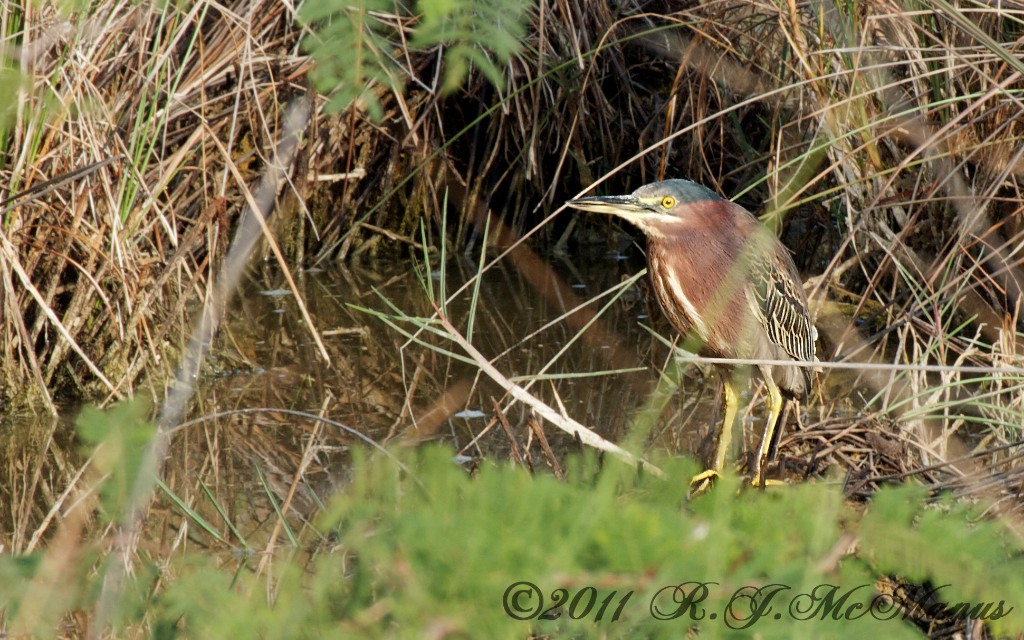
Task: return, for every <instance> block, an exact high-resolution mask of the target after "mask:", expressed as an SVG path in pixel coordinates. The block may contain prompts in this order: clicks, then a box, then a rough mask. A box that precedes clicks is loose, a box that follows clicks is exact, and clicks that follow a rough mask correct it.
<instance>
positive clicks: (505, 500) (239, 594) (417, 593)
mask: <svg viewBox="0 0 1024 640" xmlns="http://www.w3.org/2000/svg"><path fill="white" fill-rule="evenodd" d="M416 455H417V458H416V460H415V461H414V462H412V463H410V465H409V466H410V468H412V469H413V473H412V475H407V474H404V473H402V472H400V471H399V470H398V469H397V468H396V467H395V466H394V465H393V464H391V463H390V462H387V461H384V460H382V459H379V458H377V459H368V460H363V461H360V462H358V463H357V468H356V471H355V473H354V475H353V479H352V482H351V484H350V485H349V486H348V487H347V488H346V489H345V491H344V492H343V493H342V494H341V495H339V496H338V497H337V498H336V499H335V500H334V501H333V502H332V504H331V506H330V507H329V509H328V510H327V512H326V513H325V514H324V515H323V518H322V520H321V526H322V527H323V529H324V531H325V532H326V533H328V534H329V535H330V536H331V540H332V541H333V542H335V544H334V546H333V548H332V549H331V550H330V551H329V552H325V553H322V554H320V555H317V556H316V557H315V558H314V559H313V561H312V562H310V563H308V564H307V565H306V567H307V571H306V572H303V571H300V570H299V569H297V568H296V567H295V566H293V564H292V563H286V564H285V565H284V566H283V567H282V568H280V569H279V571H280V572H281V576H282V577H281V578H280V580H279V582H278V583H277V585H276V587H277V588H276V589H275V591H274V601H273V604H272V605H271V604H268V600H267V598H266V597H265V591H264V590H263V589H261V588H260V584H259V581H258V580H257V579H255V578H253V577H252V576H250V575H248V574H246V573H243V574H242V575H240V576H239V580H238V582H237V583H236V584H235V585H234V587H233V588H228V586H227V581H226V573H227V572H222V573H221V574H220V575H219V577H218V572H217V571H216V570H213V569H210V568H209V567H197V568H196V569H195V570H193V571H183V572H182V575H181V576H180V577H179V579H178V580H177V581H176V582H175V583H174V584H172V585H171V586H170V587H169V589H168V590H167V593H166V594H165V595H164V596H162V597H161V599H160V601H159V603H158V605H157V610H158V611H159V615H158V616H157V617H158V618H159V619H160V620H161V621H164V622H166V621H170V620H173V621H175V622H176V624H177V625H179V627H180V628H182V629H185V630H187V632H188V634H189V635H193V636H196V637H227V636H229V635H239V634H243V635H250V634H251V633H252V632H253V631H254V630H255V629H256V628H257V625H262V624H274V625H278V626H277V629H278V630H280V631H282V632H287V631H290V634H291V635H302V634H305V635H310V636H317V635H321V634H324V633H327V632H333V633H336V634H337V633H341V634H343V635H344V634H352V635H355V634H358V635H360V636H368V637H422V636H424V635H430V634H432V633H434V632H437V631H438V630H444V634H442V635H466V636H472V637H498V638H501V637H507V638H522V637H528V636H530V634H536V635H550V636H552V637H591V636H615V637H631V636H643V637H680V636H681V635H683V634H684V633H685V632H686V631H687V629H689V628H691V627H698V628H700V630H701V634H702V637H750V636H751V635H752V634H753V633H756V634H758V635H759V636H760V637H764V638H771V637H776V638H794V637H807V638H820V637H829V638H843V637H850V638H860V637H864V636H865V635H866V634H878V635H880V636H884V637H886V638H899V637H905V638H913V637H919V632H918V631H917V630H916V629H915V628H914V627H913V626H911V625H910V624H908V623H906V622H903V621H902V620H901V618H900V616H899V615H897V614H898V613H899V612H898V610H896V609H893V608H892V607H891V602H888V601H884V600H882V601H878V600H875V601H874V604H873V606H874V608H873V609H869V607H870V606H872V603H873V599H874V598H875V593H874V589H873V584H874V581H875V577H876V572H875V570H874V569H873V568H872V567H871V566H870V565H869V564H868V563H865V562H863V561H861V560H859V559H857V558H855V557H847V558H845V559H842V560H840V561H838V562H835V563H832V562H828V561H826V559H827V558H829V557H831V556H833V555H834V551H835V549H836V548H837V547H838V548H844V547H843V545H844V542H843V540H844V535H845V534H846V532H845V530H844V527H843V524H842V523H844V522H852V521H855V518H856V515H855V514H854V513H853V512H852V511H851V510H850V509H849V508H848V507H847V506H846V505H845V503H844V501H843V499H842V495H841V492H840V491H839V490H838V488H837V487H834V486H826V485H801V486H792V487H787V488H785V489H781V490H777V491H769V492H757V491H751V490H744V491H741V492H739V493H738V494H737V489H738V485H737V481H736V480H735V479H733V478H726V479H724V480H723V481H722V483H721V484H720V485H719V486H717V487H716V488H715V489H714V490H713V491H712V492H711V493H710V494H708V495H706V496H703V497H701V498H700V499H698V500H695V501H692V502H691V501H689V500H688V498H687V496H686V490H687V485H686V483H685V482H683V481H678V480H676V481H670V482H665V481H661V480H657V479H654V478H651V477H638V476H637V475H636V474H635V472H634V471H633V470H632V469H630V468H628V467H624V466H619V465H618V464H617V463H615V462H609V461H606V462H605V468H604V469H603V470H600V471H598V470H596V466H595V464H594V460H593V459H591V458H587V459H583V460H576V461H575V462H574V464H573V465H572V468H571V469H570V472H569V477H570V478H571V480H570V481H568V482H559V481H557V480H555V479H554V478H552V477H548V476H531V475H530V474H528V473H527V472H525V471H524V470H522V469H519V468H512V467H508V466H503V465H501V466H499V465H488V466H485V467H484V468H483V469H481V470H480V471H479V472H478V473H477V474H476V475H475V477H470V476H469V475H468V474H467V473H465V472H464V471H463V470H461V469H459V468H458V467H457V466H456V465H455V464H454V463H452V461H451V459H450V452H449V451H446V450H443V449H430V450H426V451H422V452H419V453H418V454H416ZM659 465H661V466H662V467H663V468H665V469H666V470H667V471H669V473H670V475H671V477H673V478H677V479H678V478H686V477H688V476H689V474H691V473H692V472H693V471H694V468H693V467H692V466H691V465H689V464H688V463H686V462H681V461H672V460H670V461H666V462H662V461H659ZM889 493H892V494H893V495H894V496H895V499H896V500H897V501H903V502H905V501H906V494H905V492H902V490H894V491H891V492H883V493H882V498H881V499H882V502H883V503H884V505H888V504H889V503H890V502H891V501H890V500H889V499H888V495H889ZM886 508H887V507H886ZM964 515H965V512H964V511H963V510H958V509H950V510H947V511H946V512H944V513H938V512H936V516H935V517H936V518H937V520H936V522H941V523H942V524H941V525H939V528H940V529H941V530H942V535H943V536H945V539H944V541H945V542H946V543H950V542H953V541H956V540H959V539H960V537H961V536H962V535H963V532H964V530H965V524H964V520H963V517H964ZM868 522H869V524H866V525H865V526H866V527H874V526H875V525H876V524H877V523H876V522H874V521H870V519H869V521H868ZM879 526H880V527H881V528H882V529H883V530H884V529H885V524H884V521H883V522H882V523H881V524H880V525H879ZM897 526H898V527H899V528H900V531H899V535H901V536H903V537H902V538H901V539H900V544H902V545H909V546H910V547H912V548H913V547H915V546H917V547H923V546H925V545H932V546H933V547H939V548H941V543H942V542H943V540H930V541H929V540H925V539H924V536H925V535H933V529H929V530H928V532H927V533H926V532H925V531H915V530H913V529H906V525H905V523H903V522H898V523H897ZM969 528H970V529H971V530H974V531H977V530H981V529H985V530H986V531H988V532H990V534H992V532H995V531H998V529H999V528H998V527H997V526H996V525H994V524H992V523H989V522H980V523H976V524H973V525H970V526H969ZM894 533H896V532H894ZM997 549H998V551H996V552H993V553H991V554H989V555H988V556H984V557H985V561H984V564H978V565H975V566H972V565H970V564H968V563H964V564H962V565H959V573H956V574H955V575H951V576H950V579H951V580H956V581H958V582H960V583H962V584H973V583H974V582H975V581H977V580H983V579H984V578H985V576H987V575H989V573H988V571H989V570H990V569H991V568H992V567H993V566H998V565H999V564H1001V563H1006V562H1007V561H1008V558H1009V557H1010V555H1009V553H1008V551H1009V550H1008V549H1006V547H1005V545H1001V546H999V547H997ZM966 550H967V549H965V551H966ZM954 552H955V553H958V547H947V548H946V550H945V552H944V553H946V554H947V555H950V554H951V553H954ZM920 577H921V578H924V577H927V576H926V575H924V574H922V575H921V576H920ZM530 585H536V587H537V588H538V591H532V590H531V587H530ZM674 585H685V586H684V587H683V590H682V591H675V590H674V588H673V587H674ZM705 588H706V591H704V589H705ZM759 589H760V591H758V590H759ZM559 590H564V595H563V592H560V591H559ZM197 594H200V595H201V597H200V598H198V602H197V601H195V600H193V598H195V596H196V595H197ZM591 594H593V597H592V599H593V601H594V605H593V607H592V608H591V609H590V611H589V612H588V613H587V614H586V615H579V614H580V613H582V612H583V611H584V610H585V608H586V607H585V605H586V604H587V602H588V601H589V600H590V599H591ZM683 594H689V595H690V596H694V595H695V594H696V597H695V598H692V599H691V600H686V599H685V597H684V596H683ZM553 598H555V599H562V600H564V601H565V602H567V603H569V605H568V606H565V607H562V608H561V609H557V608H556V609H555V610H554V613H556V614H558V617H557V618H556V619H552V620H538V619H536V614H537V613H539V612H541V611H544V610H547V609H549V608H550V607H551V606H552V604H554V603H555V602H556V601H555V600H552V599H553ZM574 600H575V601H576V607H575V608H573V606H571V603H572V602H573V601H574ZM602 605H604V606H602ZM886 605H888V608H887V607H886ZM506 607H507V608H508V609H509V611H511V613H512V614H514V616H518V617H520V618H526V619H522V620H521V619H515V617H513V615H510V613H509V612H507V611H506ZM517 607H518V608H517ZM599 610H601V611H602V614H601V615H602V619H601V620H596V619H595V618H596V616H597V613H598V611H599ZM239 611H245V612H246V614H245V615H239V614H238V613H237V612H239ZM752 611H755V612H756V613H755V614H752V613H751V612H752ZM570 613H575V614H577V616H576V617H578V618H579V619H578V620H573V619H571V616H570ZM655 614H657V616H656V615H655ZM712 614H714V616H715V617H714V618H712ZM277 615H280V616H283V618H282V619H281V620H278V619H277V618H276V617H275V616H277ZM892 615H895V618H894V619H890V617H891V616H892ZM613 618H615V619H614V620H613ZM658 618H660V619H658ZM282 620H283V621H282ZM1003 622H1004V623H1006V624H1005V627H1004V628H1016V629H1018V630H1020V629H1021V628H1022V626H1021V625H1019V624H1018V623H1017V621H1016V620H1014V619H1012V618H1006V619H1004V620H1003ZM1011 622H1012V625H1016V626H1011V624H1010V623H1011ZM289 625H292V626H289Z"/></svg>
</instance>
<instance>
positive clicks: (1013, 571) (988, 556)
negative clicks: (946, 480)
mask: <svg viewBox="0 0 1024 640" xmlns="http://www.w3.org/2000/svg"><path fill="white" fill-rule="evenodd" d="M925 494H926V490H925V489H924V488H922V487H901V488H898V489H890V490H887V491H883V492H881V493H880V494H878V496H876V497H875V499H874V500H873V501H872V507H871V509H870V511H869V512H868V513H867V515H866V516H865V517H864V519H863V521H862V522H861V525H860V528H859V532H860V540H861V554H862V555H863V556H864V557H865V559H867V560H869V561H870V562H871V564H872V566H874V567H875V568H876V569H878V570H880V571H882V572H886V573H892V574H897V575H900V576H902V577H904V578H906V579H907V580H910V581H911V582H918V583H923V582H924V581H926V580H928V581H930V582H931V583H932V584H934V585H935V588H939V587H941V589H939V591H938V597H939V599H940V600H941V601H943V602H946V603H949V604H950V605H951V606H955V605H956V604H957V603H961V602H962V603H970V605H969V606H968V607H967V609H972V608H974V606H975V605H976V606H978V607H979V609H977V611H983V606H984V605H983V604H979V603H989V604H991V605H992V606H991V607H990V608H989V609H988V617H989V619H990V620H991V622H992V627H993V630H995V631H996V632H997V633H999V634H1005V635H1009V634H1011V633H1021V631H1022V630H1024V606H1022V605H1024V556H1022V555H1021V552H1022V551H1024V546H1022V544H1021V540H1020V536H1019V534H1014V533H1013V532H1010V531H1007V530H1005V529H1003V528H1002V527H1001V526H999V524H998V523H997V522H991V521H988V520H978V518H979V516H980V511H981V509H980V508H973V509H972V508H967V507H964V506H962V505H958V504H955V503H953V502H952V501H950V500H944V501H942V502H940V503H939V504H934V505H927V504H926V501H925ZM971 523H973V524H971ZM1000 613H1001V614H1003V615H1000ZM1004 616H1005V617H1004Z"/></svg>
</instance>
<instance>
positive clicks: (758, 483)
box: [750, 475, 788, 489]
mask: <svg viewBox="0 0 1024 640" xmlns="http://www.w3.org/2000/svg"><path fill="white" fill-rule="evenodd" d="M786 484H788V483H787V482H786V481H785V480H771V479H769V478H764V480H763V481H762V479H761V476H760V475H756V476H754V477H753V478H751V479H750V486H752V487H758V488H760V489H764V488H765V487H781V486H785V485H786Z"/></svg>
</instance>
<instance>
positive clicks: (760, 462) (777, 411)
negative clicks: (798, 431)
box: [751, 375, 782, 487]
mask: <svg viewBox="0 0 1024 640" xmlns="http://www.w3.org/2000/svg"><path fill="white" fill-rule="evenodd" d="M764 382H765V384H766V385H767V386H768V424H767V425H765V428H764V437H762V438H761V447H760V449H759V451H758V453H757V462H756V463H755V466H754V474H753V476H752V479H751V482H753V484H754V486H756V487H760V486H764V484H765V482H764V466H765V464H766V463H767V462H768V450H769V449H770V448H771V445H772V437H773V436H774V435H775V430H776V429H777V428H778V423H779V416H781V415H782V392H781V391H779V386H778V385H777V384H775V381H774V380H772V378H771V375H765V376H764Z"/></svg>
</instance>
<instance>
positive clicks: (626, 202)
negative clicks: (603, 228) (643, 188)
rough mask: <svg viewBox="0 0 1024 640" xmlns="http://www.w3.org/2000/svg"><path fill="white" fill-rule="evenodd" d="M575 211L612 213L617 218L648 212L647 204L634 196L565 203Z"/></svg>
mask: <svg viewBox="0 0 1024 640" xmlns="http://www.w3.org/2000/svg"><path fill="white" fill-rule="evenodd" d="M565 204H566V205H568V206H570V207H572V208H573V209H579V210H581V211H590V212H592V213H610V214H612V215H617V216H628V215H629V214H631V213H641V212H644V211H647V209H648V207H647V205H646V204H644V203H642V202H640V200H638V199H637V198H635V197H634V196H631V195H630V196H589V197H587V198H576V199H575V200H569V201H568V202H566V203H565Z"/></svg>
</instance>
